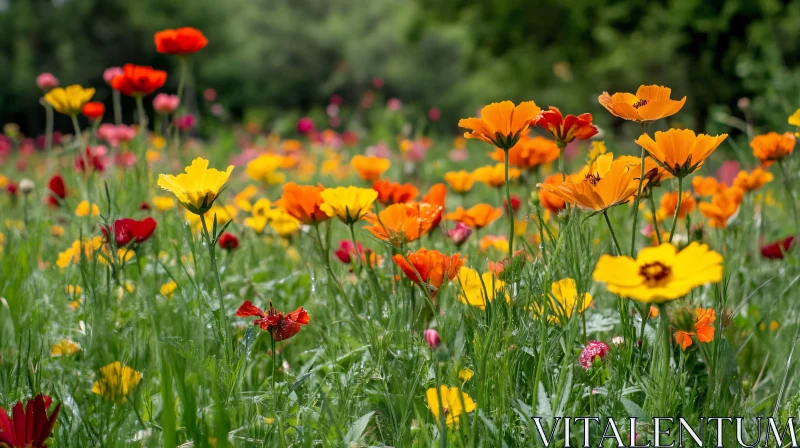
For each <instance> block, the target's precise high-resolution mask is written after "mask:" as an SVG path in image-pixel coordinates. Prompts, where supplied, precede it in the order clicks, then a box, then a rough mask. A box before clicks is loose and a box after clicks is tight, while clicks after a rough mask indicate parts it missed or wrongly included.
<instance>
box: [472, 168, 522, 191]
mask: <svg viewBox="0 0 800 448" xmlns="http://www.w3.org/2000/svg"><path fill="white" fill-rule="evenodd" d="M472 175H473V176H474V177H475V180H477V181H478V182H482V183H483V184H485V185H486V186H487V187H490V188H500V187H502V186H503V185H505V184H506V177H505V165H503V164H502V163H498V164H496V165H494V166H492V165H486V166H482V167H480V168H478V169H476V170H475V171H473V172H472ZM519 175H520V170H518V169H517V168H509V169H508V178H509V180H510V179H516V178H517V177H519Z"/></svg>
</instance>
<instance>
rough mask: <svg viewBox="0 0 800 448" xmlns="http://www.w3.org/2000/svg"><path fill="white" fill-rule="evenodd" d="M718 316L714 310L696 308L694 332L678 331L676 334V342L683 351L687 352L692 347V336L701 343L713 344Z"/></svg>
mask: <svg viewBox="0 0 800 448" xmlns="http://www.w3.org/2000/svg"><path fill="white" fill-rule="evenodd" d="M716 320H717V315H716V313H715V312H714V309H713V308H705V309H704V308H695V310H694V331H683V330H678V331H676V332H675V342H676V343H677V344H678V345H680V347H681V350H684V351H686V349H687V348H689V347H690V346H691V345H692V336H695V337H697V340H698V341H700V342H706V343H708V342H711V341H713V340H714V330H715V328H714V321H716Z"/></svg>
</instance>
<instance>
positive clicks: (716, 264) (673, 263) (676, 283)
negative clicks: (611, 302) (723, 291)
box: [592, 242, 722, 303]
mask: <svg viewBox="0 0 800 448" xmlns="http://www.w3.org/2000/svg"><path fill="white" fill-rule="evenodd" d="M592 277H593V279H594V280H595V281H597V282H603V283H605V284H606V287H607V288H608V290H609V291H611V292H613V293H614V294H617V295H619V296H620V297H629V298H631V299H634V300H637V301H639V302H642V303H663V302H666V301H669V300H675V299H679V298H681V297H683V296H685V295H686V294H688V293H689V292H690V291H691V290H692V289H694V288H696V287H698V286H702V285H705V284H707V283H717V282H719V281H721V280H722V256H721V255H720V254H718V253H717V252H714V251H713V250H710V249H709V248H708V246H707V245H705V244H699V243H697V242H693V243H691V244H689V245H688V246H687V247H686V248H684V249H683V250H682V251H680V252H678V250H677V249H676V248H675V246H673V245H672V244H669V243H664V244H661V245H660V246H656V247H647V248H644V249H642V250H641V251H640V252H639V255H638V256H637V257H636V259H635V260H634V259H633V258H631V257H628V256H617V257H614V256H610V255H603V256H602V257H600V260H599V261H598V262H597V266H596V267H595V269H594V273H593V274H592Z"/></svg>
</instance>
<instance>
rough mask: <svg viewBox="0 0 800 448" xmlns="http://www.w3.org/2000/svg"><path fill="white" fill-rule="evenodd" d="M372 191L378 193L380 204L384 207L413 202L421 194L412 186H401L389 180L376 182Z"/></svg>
mask: <svg viewBox="0 0 800 448" xmlns="http://www.w3.org/2000/svg"><path fill="white" fill-rule="evenodd" d="M372 189H373V190H375V191H377V192H378V202H380V203H381V204H383V205H392V204H400V203H405V202H411V201H413V200H414V198H415V197H417V194H419V190H417V188H416V187H414V186H413V185H411V184H402V185H401V184H399V183H397V182H391V181H388V180H376V181H375V182H373V183H372Z"/></svg>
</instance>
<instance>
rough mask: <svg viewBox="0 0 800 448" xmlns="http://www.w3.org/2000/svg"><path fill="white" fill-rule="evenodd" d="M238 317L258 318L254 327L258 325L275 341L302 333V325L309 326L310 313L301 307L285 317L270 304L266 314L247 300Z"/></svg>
mask: <svg viewBox="0 0 800 448" xmlns="http://www.w3.org/2000/svg"><path fill="white" fill-rule="evenodd" d="M236 316H238V317H250V316H258V317H259V319H256V320H254V321H253V325H258V326H259V327H261V329H262V330H265V331H269V334H270V335H271V336H272V339H273V340H274V341H276V342H277V341H282V340H284V339H289V338H290V337H292V336H294V335H296V334H297V332H298V331H300V326H301V325H308V323H309V322H310V320H311V319H310V318H309V317H308V313H307V312H306V310H304V309H303V307H302V306H301V307H300V308H298V309H296V310H295V311H292V312H291V313H289V314H286V315H284V314H283V313H281V312H280V311H278V310H276V309H275V308H273V307H272V301H270V302H269V310H268V311H267V312H266V313H264V312H263V311H261V309H259V308H258V307H256V306H255V305H253V303H252V302H250V301H249V300H245V302H244V303H243V304H242V306H240V307H239V309H238V310H237V311H236Z"/></svg>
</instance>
